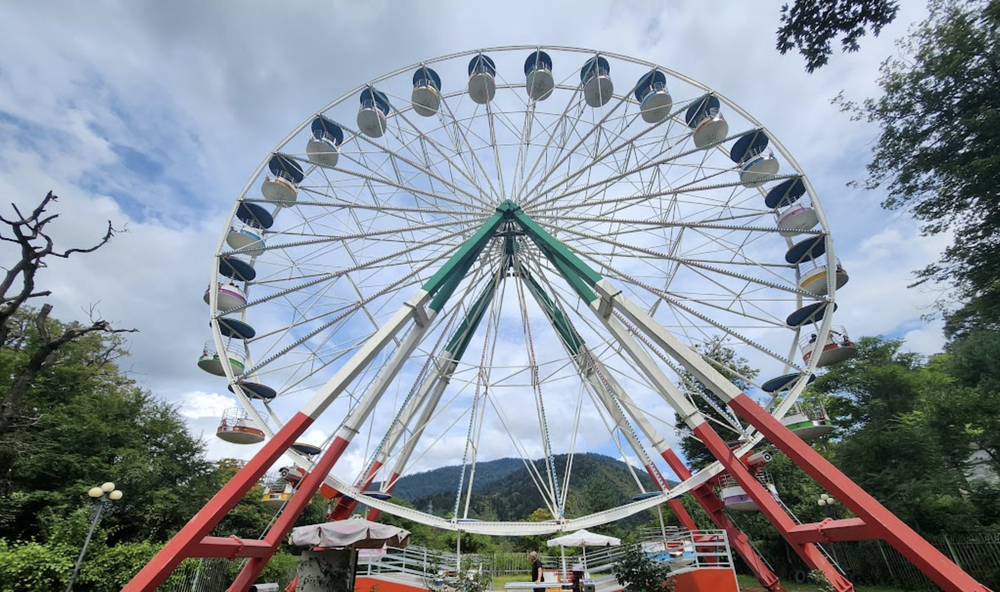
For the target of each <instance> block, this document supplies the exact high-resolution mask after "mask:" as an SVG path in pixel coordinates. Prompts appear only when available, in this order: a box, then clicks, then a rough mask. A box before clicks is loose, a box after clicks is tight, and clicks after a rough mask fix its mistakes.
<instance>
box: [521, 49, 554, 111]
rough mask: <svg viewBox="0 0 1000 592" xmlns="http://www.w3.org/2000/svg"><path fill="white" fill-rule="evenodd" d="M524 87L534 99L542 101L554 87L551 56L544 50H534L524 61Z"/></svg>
mask: <svg viewBox="0 0 1000 592" xmlns="http://www.w3.org/2000/svg"><path fill="white" fill-rule="evenodd" d="M524 79H525V80H524V87H525V89H526V90H527V91H528V96H529V97H531V99H533V100H535V101H544V100H545V99H547V98H549V95H551V94H552V89H553V88H555V86H556V83H555V79H554V78H553V77H552V58H550V57H549V54H547V53H545V52H544V51H541V50H539V51H536V52H534V53H533V54H531V55H529V56H528V59H527V60H525V62H524Z"/></svg>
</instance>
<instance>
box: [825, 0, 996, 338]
mask: <svg viewBox="0 0 1000 592" xmlns="http://www.w3.org/2000/svg"><path fill="white" fill-rule="evenodd" d="M899 49H900V54H901V57H899V58H896V59H890V60H888V61H886V62H885V63H884V64H883V65H882V73H881V76H880V78H879V81H878V83H879V86H880V87H881V90H882V96H881V97H879V98H877V99H868V100H865V101H864V102H862V103H861V104H856V103H853V102H850V101H845V100H843V99H840V102H841V105H842V107H843V108H844V109H845V110H848V111H850V112H852V113H853V114H854V116H855V117H856V118H860V119H863V120H866V121H869V122H872V123H875V124H876V125H877V126H878V128H879V135H878V137H877V139H876V142H875V146H874V150H873V157H872V160H871V162H870V163H869V164H868V167H867V169H868V177H867V179H866V180H865V182H864V186H865V187H866V188H868V189H876V188H880V187H882V188H884V189H885V190H887V192H888V196H887V197H886V198H885V200H884V201H883V202H882V206H883V207H884V208H887V209H890V210H899V209H905V210H906V211H908V212H909V213H911V214H912V215H913V216H914V217H915V218H917V219H918V220H920V221H921V222H922V223H923V226H922V228H921V230H922V232H923V234H925V235H935V234H940V233H944V232H948V233H951V234H952V235H953V236H954V239H953V241H952V244H951V246H949V247H948V248H946V249H945V251H944V253H943V254H942V256H941V259H940V260H939V261H938V262H937V263H934V264H931V265H928V266H927V267H925V268H924V269H922V270H919V271H918V272H917V273H916V278H917V281H916V284H915V285H919V284H922V283H925V282H937V283H940V284H941V285H944V286H949V287H954V292H953V293H952V294H950V295H949V298H950V299H952V300H954V301H957V305H956V302H948V301H947V300H948V299H945V300H943V302H942V306H941V308H942V309H943V310H944V313H945V318H946V322H947V326H946V331H947V332H948V333H949V334H950V335H956V334H960V333H963V332H966V331H968V330H970V329H971V328H974V327H979V326H982V327H987V328H989V327H997V326H998V323H1000V235H998V231H1000V183H998V179H1000V0H969V1H966V0H933V1H932V2H931V3H930V16H929V17H928V18H927V20H926V21H924V22H923V23H921V24H920V25H919V26H918V27H917V28H916V29H915V30H914V31H913V32H912V33H911V34H910V36H909V37H908V38H907V39H905V40H903V41H901V42H900V43H899Z"/></svg>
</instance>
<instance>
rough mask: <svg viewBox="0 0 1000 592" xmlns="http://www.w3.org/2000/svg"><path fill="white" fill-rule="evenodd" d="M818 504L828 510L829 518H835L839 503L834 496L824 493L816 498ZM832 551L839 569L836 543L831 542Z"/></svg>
mask: <svg viewBox="0 0 1000 592" xmlns="http://www.w3.org/2000/svg"><path fill="white" fill-rule="evenodd" d="M816 505H817V506H819V507H821V508H823V509H824V510H826V516H827V518H829V519H830V520H833V518H834V517H833V507H834V506H836V505H837V500H836V499H834V498H833V496H831V495H828V494H825V493H824V494H823V495H821V496H819V499H818V500H816ZM830 552H831V553H833V562H834V563H836V564H838V565H837V568H838V569H839V568H840V565H839V564H840V560H839V559H837V551H836V550H835V549H834V543H830Z"/></svg>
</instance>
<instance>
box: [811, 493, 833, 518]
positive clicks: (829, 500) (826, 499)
mask: <svg viewBox="0 0 1000 592" xmlns="http://www.w3.org/2000/svg"><path fill="white" fill-rule="evenodd" d="M816 505H818V506H819V507H821V508H823V509H824V510H826V515H827V516H828V517H830V518H833V507H834V506H835V505H837V500H835V499H834V498H833V497H832V496H829V495H827V494H825V493H824V494H823V495H821V496H819V499H818V500H816Z"/></svg>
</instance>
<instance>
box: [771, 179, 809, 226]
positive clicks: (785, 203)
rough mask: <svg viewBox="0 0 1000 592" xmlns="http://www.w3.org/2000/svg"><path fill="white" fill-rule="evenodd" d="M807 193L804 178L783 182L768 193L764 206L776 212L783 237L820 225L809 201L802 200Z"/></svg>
mask: <svg viewBox="0 0 1000 592" xmlns="http://www.w3.org/2000/svg"><path fill="white" fill-rule="evenodd" d="M805 193H806V185H805V182H804V181H803V180H802V177H795V178H793V179H788V180H786V181H782V182H781V183H778V184H777V185H775V186H774V187H773V188H771V190H770V191H768V192H767V196H766V197H765V198H764V204H765V205H766V206H767V207H769V208H773V209H774V210H775V217H776V218H777V220H778V228H779V229H780V230H779V231H778V233H779V234H781V236H785V237H792V236H795V235H796V234H801V233H802V232H805V231H807V230H809V229H811V228H813V227H814V226H816V224H818V223H819V214H817V213H816V210H815V209H813V207H812V205H811V204H810V203H809V201H808V200H803V199H802V196H803V195H805Z"/></svg>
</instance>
